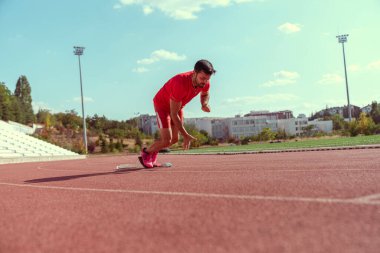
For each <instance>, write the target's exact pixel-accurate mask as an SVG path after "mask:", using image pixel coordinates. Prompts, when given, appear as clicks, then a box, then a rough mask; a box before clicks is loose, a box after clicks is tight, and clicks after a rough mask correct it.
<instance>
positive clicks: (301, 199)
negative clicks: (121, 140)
mask: <svg viewBox="0 0 380 253" xmlns="http://www.w3.org/2000/svg"><path fill="white" fill-rule="evenodd" d="M0 185H3V186H14V187H25V188H37V189H50V190H69V191H87V192H106V193H130V194H144V195H162V196H179V197H198V198H217V199H234V200H264V201H265V200H266V201H281V202H307V203H322V204H351V205H352V204H353V205H374V206H380V202H375V201H368V200H366V199H363V198H359V200H358V198H354V199H337V198H308V197H280V196H260V195H234V194H217V193H196V192H170V191H143V190H123V189H96V188H78V187H62V186H48V185H30V184H15V183H5V182H0ZM376 195H377V194H376Z"/></svg>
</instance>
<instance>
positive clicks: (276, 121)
mask: <svg viewBox="0 0 380 253" xmlns="http://www.w3.org/2000/svg"><path fill="white" fill-rule="evenodd" d="M248 115H249V116H248ZM291 115H292V114H291V111H281V112H272V113H270V112H268V111H265V112H264V111H260V112H258V113H257V112H251V113H250V114H246V115H245V116H244V117H240V116H239V115H237V116H235V117H233V118H185V123H186V124H192V125H194V126H195V127H196V128H197V129H198V130H204V131H206V132H207V133H208V134H209V136H212V137H214V138H218V139H228V138H231V137H232V138H237V139H240V138H242V137H248V136H255V135H258V134H260V133H261V132H262V131H263V130H264V129H265V128H269V129H270V130H271V131H272V132H278V131H280V130H283V131H285V133H286V134H287V135H289V136H300V135H302V134H304V133H305V129H306V128H307V127H308V126H309V125H313V126H314V127H313V128H312V129H311V131H313V132H316V131H323V132H325V133H330V132H332V129H333V123H332V121H331V120H329V121H318V120H315V121H308V118H307V117H306V116H305V115H304V114H301V115H299V116H298V117H297V118H294V117H291V118H290V116H291ZM139 128H140V129H142V130H143V131H144V133H146V134H154V133H155V131H157V123H156V117H155V116H149V115H141V116H140V117H139Z"/></svg>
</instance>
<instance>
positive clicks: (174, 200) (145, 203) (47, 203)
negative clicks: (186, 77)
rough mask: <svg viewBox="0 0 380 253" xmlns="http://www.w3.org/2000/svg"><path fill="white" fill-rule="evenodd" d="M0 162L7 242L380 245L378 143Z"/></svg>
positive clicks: (58, 245)
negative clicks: (153, 163) (142, 165)
mask: <svg viewBox="0 0 380 253" xmlns="http://www.w3.org/2000/svg"><path fill="white" fill-rule="evenodd" d="M160 159H161V160H162V162H166V161H169V160H170V161H171V162H172V163H173V164H174V167H172V168H160V169H151V170H147V169H139V170H134V171H129V172H119V173H114V172H113V169H114V167H115V166H116V165H117V164H120V163H135V162H136V161H137V158H136V156H114V157H92V158H89V159H86V160H75V161H60V162H44V163H24V164H8V165H0V252H1V253H8V252H10V253H18V252H20V253H21V252H22V253H25V252H27V253H37V252H38V253H40V252H55V253H61V252H70V253H71V252H86V253H88V252H91V253H96V252H165V253H167V252H176V253H178V252H197V253H198V252H250V253H251V252H276V253H277V252H345V253H348V252H374V253H375V252H376V253H378V252H380V251H379V249H380V149H371V150H370V149H365V150H338V151H318V152H294V153H275V154H249V155H248V154H245V155H224V156H223V155H186V156H181V155H163V156H161V157H160Z"/></svg>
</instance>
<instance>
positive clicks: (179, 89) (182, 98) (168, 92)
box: [153, 71, 210, 112]
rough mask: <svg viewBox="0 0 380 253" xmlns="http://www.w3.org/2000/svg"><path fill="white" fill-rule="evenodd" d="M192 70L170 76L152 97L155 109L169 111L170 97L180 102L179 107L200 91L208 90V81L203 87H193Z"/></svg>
mask: <svg viewBox="0 0 380 253" xmlns="http://www.w3.org/2000/svg"><path fill="white" fill-rule="evenodd" d="M193 73H194V71H189V72H185V73H181V74H178V75H176V76H174V77H172V78H171V79H170V80H169V81H167V83H165V85H164V86H163V87H162V88H161V89H160V90H159V91H158V92H157V94H156V96H155V97H154V98H153V102H154V107H155V109H156V111H157V110H163V111H167V112H170V99H172V100H174V101H176V102H182V107H181V109H182V108H183V107H184V106H185V105H186V104H187V103H189V102H190V101H191V100H192V99H193V98H194V97H195V96H197V95H198V94H199V93H200V92H208V91H209V89H210V82H207V84H206V85H205V86H204V87H203V88H194V87H193V82H192V76H193Z"/></svg>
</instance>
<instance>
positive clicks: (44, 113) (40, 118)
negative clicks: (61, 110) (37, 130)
mask: <svg viewBox="0 0 380 253" xmlns="http://www.w3.org/2000/svg"><path fill="white" fill-rule="evenodd" d="M36 121H37V123H40V124H44V125H45V128H46V129H49V128H50V127H51V126H52V125H55V119H54V116H53V115H52V114H51V113H50V111H49V110H46V109H39V110H38V113H37V114H36Z"/></svg>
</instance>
